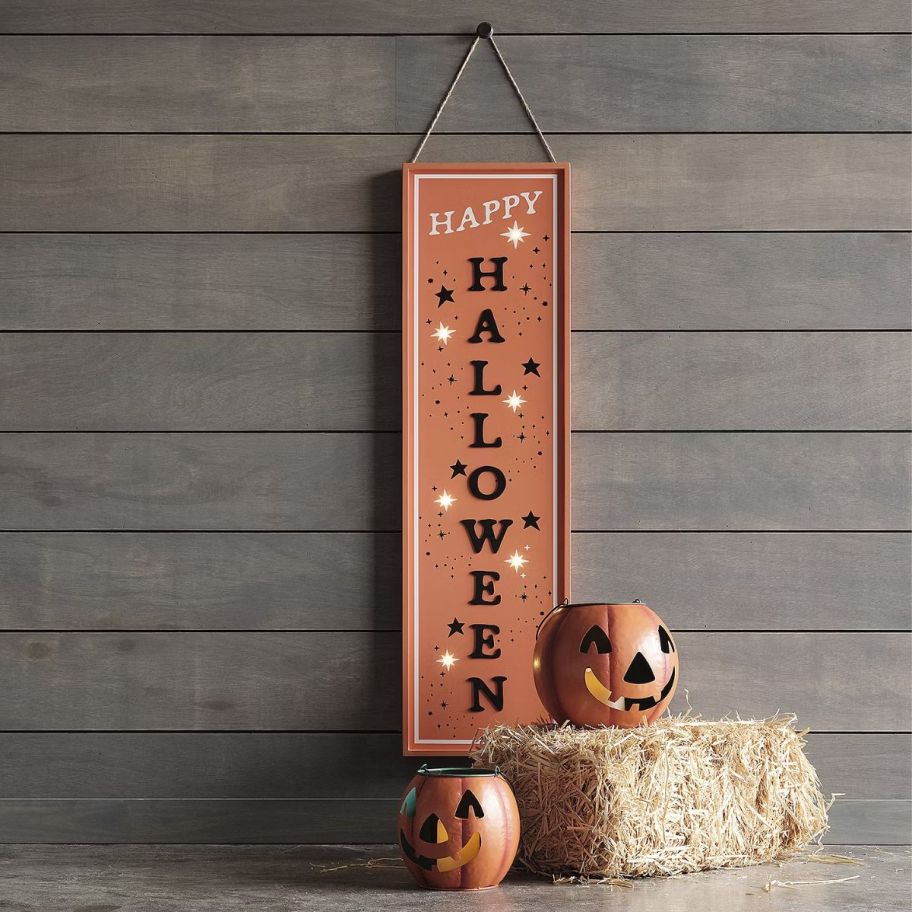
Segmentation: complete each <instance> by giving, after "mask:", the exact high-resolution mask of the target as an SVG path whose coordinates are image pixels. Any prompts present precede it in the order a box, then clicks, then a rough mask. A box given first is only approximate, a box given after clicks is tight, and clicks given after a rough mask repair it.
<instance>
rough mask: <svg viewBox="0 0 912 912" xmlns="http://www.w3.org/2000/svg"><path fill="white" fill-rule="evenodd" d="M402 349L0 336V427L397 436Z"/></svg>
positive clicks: (331, 339)
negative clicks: (358, 432) (8, 393)
mask: <svg viewBox="0 0 912 912" xmlns="http://www.w3.org/2000/svg"><path fill="white" fill-rule="evenodd" d="M401 347H402V342H401V339H400V338H399V336H398V335H391V334H378V333H344V334H338V333H328V334H323V333H319V334H309V333H305V334H292V335H284V334H276V333H265V334H251V333H204V334H195V333H161V334H159V333H152V334H150V333H127V334H120V333H99V334H94V333H75V334H74V333H64V334H57V333H38V334H34V335H29V334H18V333H17V334H13V335H5V336H0V387H2V388H5V389H8V390H10V391H15V395H11V396H7V397H5V398H4V399H3V400H2V403H0V425H2V426H3V427H4V428H5V429H6V430H43V429H47V430H77V429H85V430H125V431H131V430H132V431H168V430H310V431H313V430H398V428H399V425H400V413H401V408H402V406H401V401H400V393H399V377H400V376H401V369H400V350H401ZM517 373H520V371H519V370H518V371H517ZM378 378H383V382H382V383H378Z"/></svg>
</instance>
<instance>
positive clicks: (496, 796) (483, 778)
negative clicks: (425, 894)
mask: <svg viewBox="0 0 912 912" xmlns="http://www.w3.org/2000/svg"><path fill="white" fill-rule="evenodd" d="M518 847H519V808H517V806H516V798H515V797H514V796H513V790H512V789H511V788H510V786H509V784H508V783H507V780H506V779H504V777H503V775H502V774H501V772H500V770H499V769H493V770H491V769H480V768H474V769H473V768H466V769H458V768H447V769H428V767H426V766H422V767H421V769H420V770H418V772H417V773H416V775H415V776H414V778H413V779H412V781H411V782H409V784H408V785H407V786H406V789H405V794H404V795H403V796H402V802H401V804H400V805H399V851H400V854H401V855H402V860H403V861H404V862H405V866H406V867H407V868H408V869H409V872H410V873H411V875H412V877H414V878H415V880H417V881H418V883H419V884H421V886H422V887H428V888H429V889H432V890H484V889H486V888H488V887H496V886H497V884H499V883H500V882H501V880H503V878H504V875H505V874H506V873H507V871H509V870H510V865H512V864H513V859H514V858H515V857H516V850H517V848H518Z"/></svg>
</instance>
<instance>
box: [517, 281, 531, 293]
mask: <svg viewBox="0 0 912 912" xmlns="http://www.w3.org/2000/svg"><path fill="white" fill-rule="evenodd" d="M519 290H520V291H521V292H522V293H523V294H528V293H529V292H530V291H532V289H531V288H530V287H529V283H528V282H527V283H526V284H525V285H520V286H519Z"/></svg>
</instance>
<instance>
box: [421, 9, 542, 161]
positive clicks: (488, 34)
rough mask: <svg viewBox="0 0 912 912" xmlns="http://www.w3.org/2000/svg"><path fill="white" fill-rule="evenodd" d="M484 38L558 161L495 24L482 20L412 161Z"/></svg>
mask: <svg viewBox="0 0 912 912" xmlns="http://www.w3.org/2000/svg"><path fill="white" fill-rule="evenodd" d="M482 38H486V39H487V40H488V41H490V42H491V47H492V48H493V49H494V53H495V54H496V55H497V59H498V60H499V61H500V65H501V66H502V67H503V68H504V72H505V73H506V74H507V79H509V80H510V85H511V86H513V89H514V91H515V92H516V94H517V96H518V98H519V100H520V101H521V102H522V106H523V108H525V110H526V114H528V116H529V120H530V121H532V126H533V127H535V132H536V133H537V134H538V138H539V139H540V140H541V142H542V145H543V146H544V147H545V151H546V152H547V153H548V158H550V159H551V161H552V162H555V163H556V162H557V159H556V158H555V157H554V153H553V152H552V151H551V146H549V145H548V140H547V139H545V134H544V133H542V131H541V127H539V125H538V121H537V120H536V119H535V115H534V114H533V113H532V109H531V108H530V107H529V103H528V102H527V101H526V99H525V97H524V96H523V93H522V92H521V91H520V89H519V86H518V85H517V84H516V80H515V79H514V78H513V74H512V73H511V72H510V68H509V67H508V66H507V61H506V60H504V58H503V54H501V53H500V48H499V47H497V42H496V41H494V26H493V25H491V23H490V22H481V23H479V25H478V28H477V29H475V38H474V40H473V41H472V44H471V45H470V46H469V50H468V52H467V53H466V55H465V57H464V58H463V61H462V63H461V64H460V66H459V69H458V70H457V71H456V75H455V76H454V77H453V81H452V82H451V83H450V87H449V88H448V89H447V90H446V94H445V95H444V96H443V100H442V101H441V102H440V105H439V106H438V108H437V112H436V113H435V114H434V117H433V119H432V120H431V123H430V126H429V127H428V128H427V132H426V133H425V134H424V136H423V137H422V138H421V142H420V143H418V148H417V149H416V150H415V154H414V155H413V156H412V162H416V161H418V156H419V155H421V151H422V149H424V145H425V143H426V142H427V141H428V139H429V138H430V136H431V133H432V132H433V131H434V127H436V126H437V121H438V120H440V115H441V114H442V113H443V109H444V108H445V107H446V103H447V102H448V101H449V100H450V96H451V95H452V94H453V90H454V89H455V88H456V84H457V83H458V82H459V80H460V78H461V77H462V74H463V71H464V70H465V68H466V67H467V66H468V64H469V60H471V59H472V54H474V53H475V48H476V47H477V46H478V42H479V41H481V40H482Z"/></svg>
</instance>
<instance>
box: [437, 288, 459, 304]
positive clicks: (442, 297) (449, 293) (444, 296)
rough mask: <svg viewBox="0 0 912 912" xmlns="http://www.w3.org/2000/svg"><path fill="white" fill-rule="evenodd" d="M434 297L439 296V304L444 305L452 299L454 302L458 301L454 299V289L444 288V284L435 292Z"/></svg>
mask: <svg viewBox="0 0 912 912" xmlns="http://www.w3.org/2000/svg"><path fill="white" fill-rule="evenodd" d="M434 297H435V298H437V306H438V307H443V305H444V304H446V302H447V301H450V302H451V303H452V304H455V303H456V302H455V301H454V300H453V289H452V288H444V287H443V285H441V286H440V291H437V292H435V293H434Z"/></svg>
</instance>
